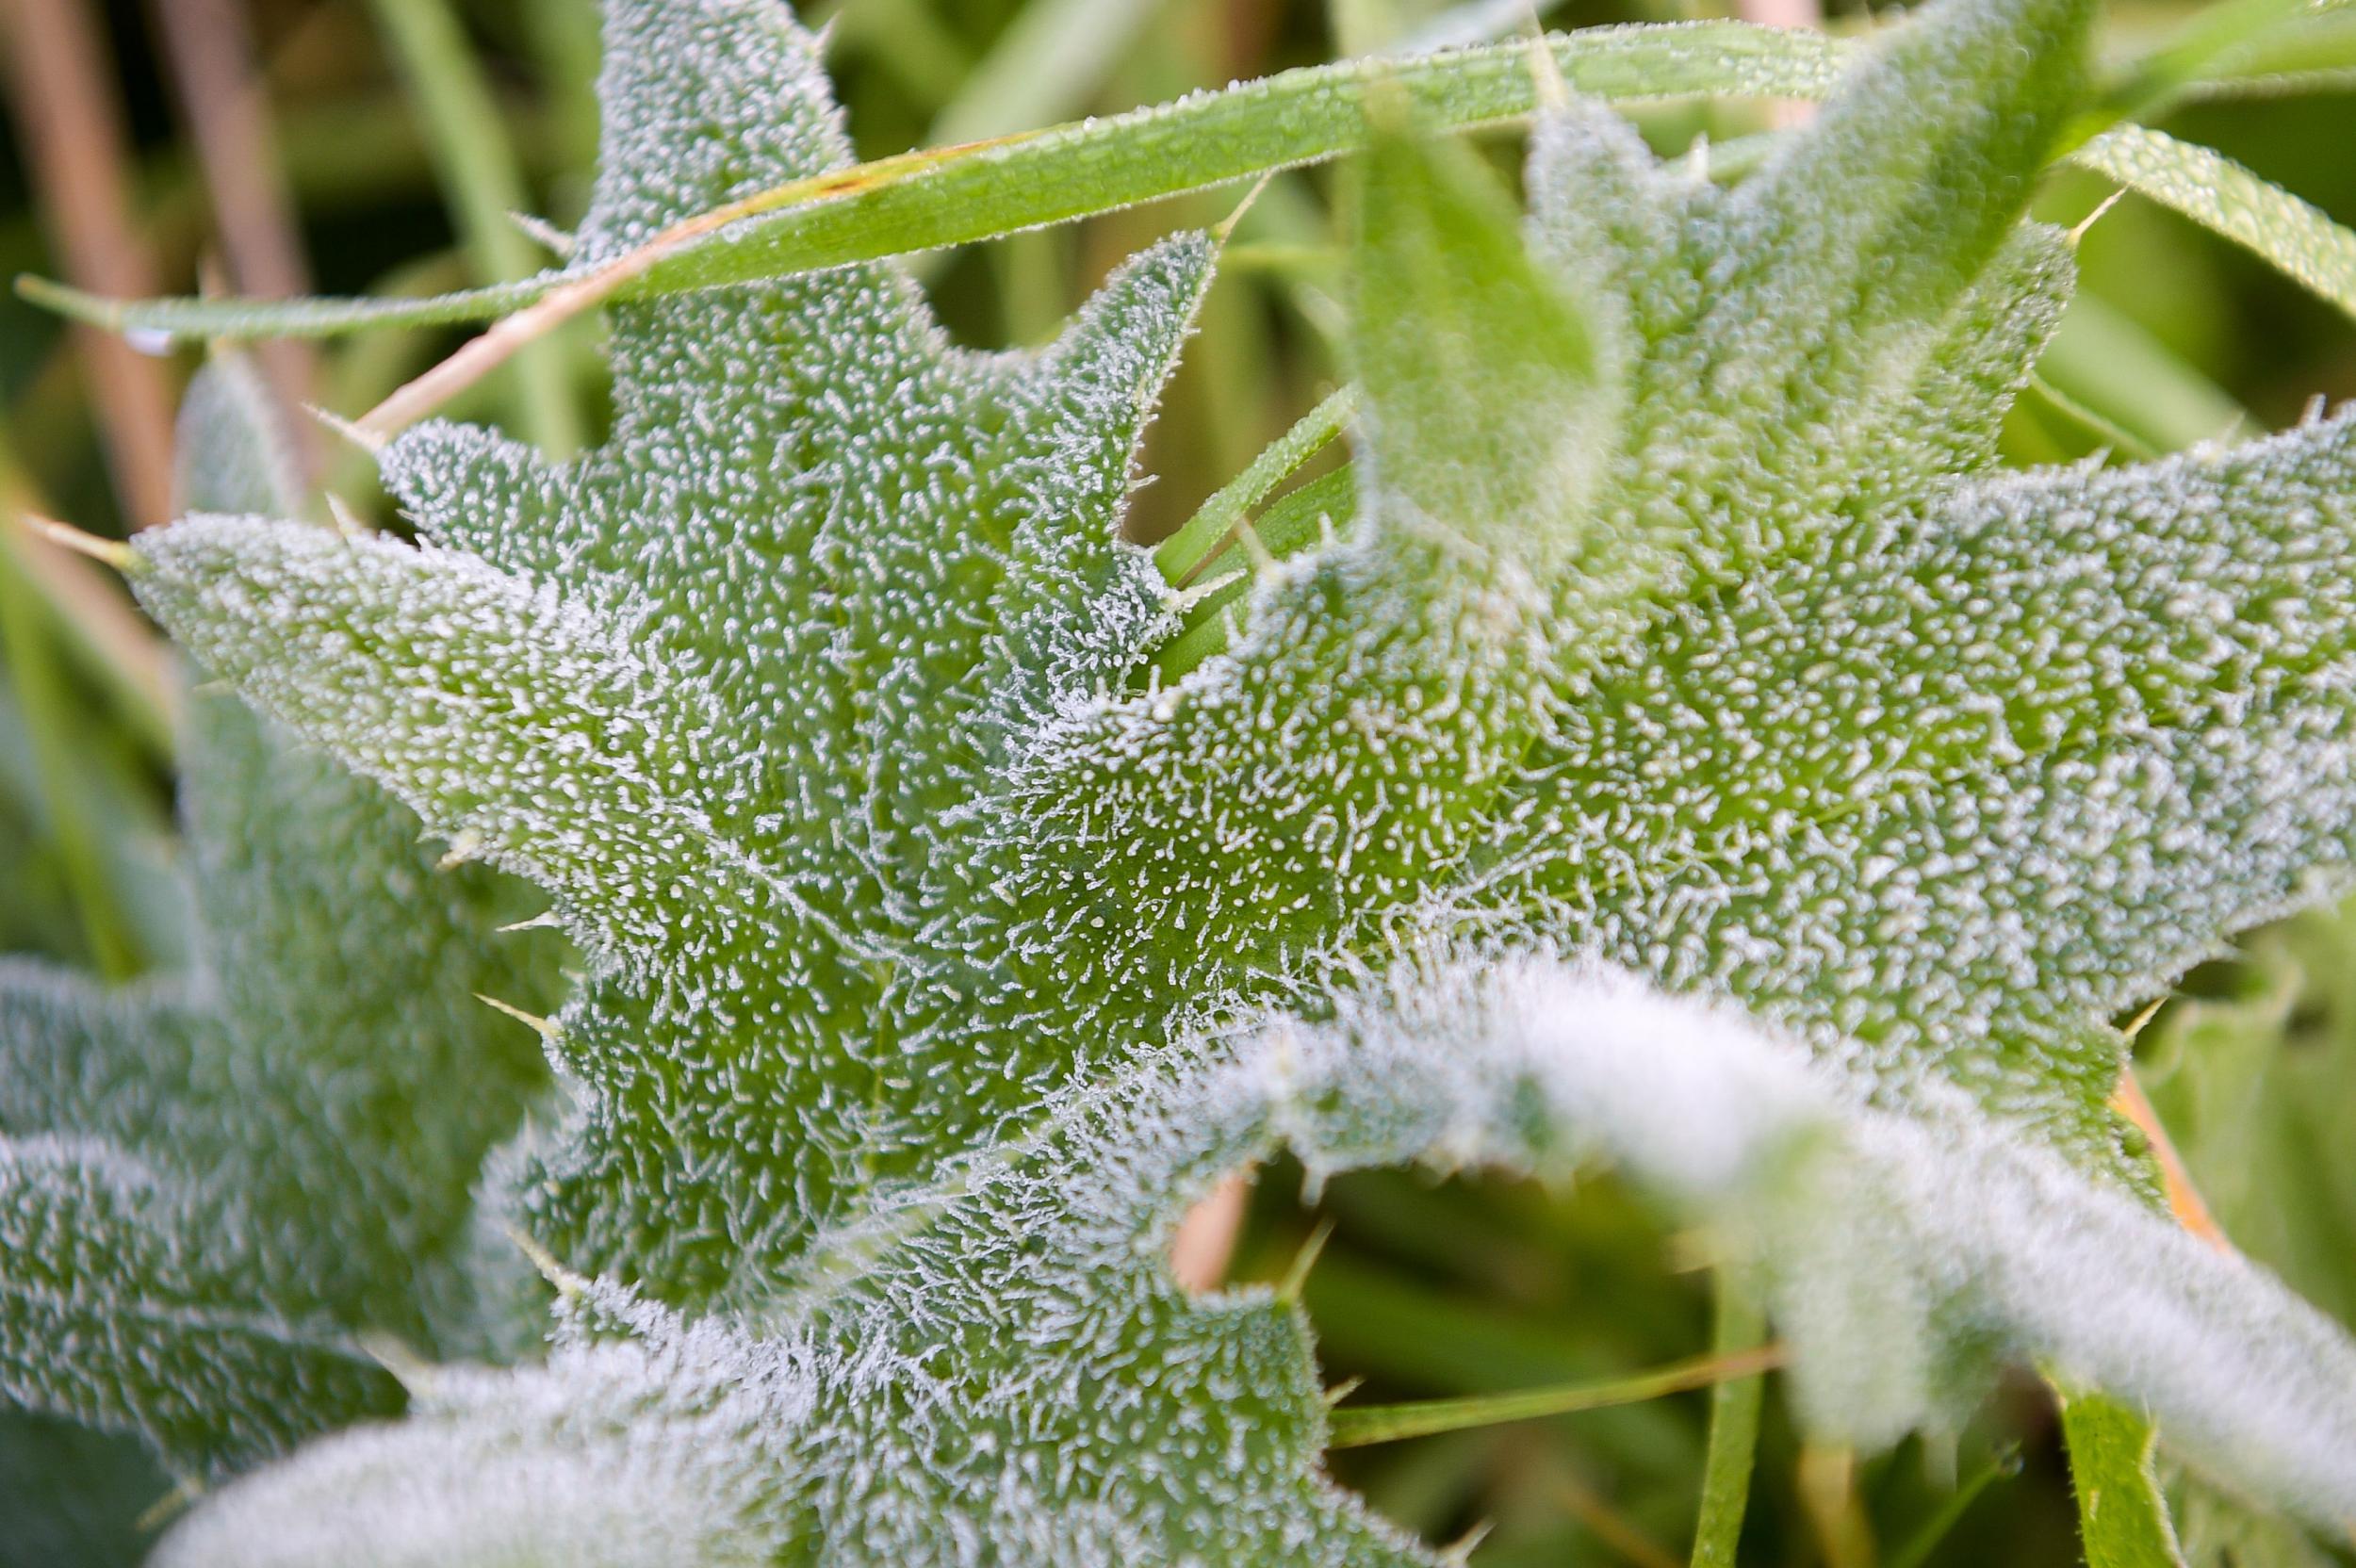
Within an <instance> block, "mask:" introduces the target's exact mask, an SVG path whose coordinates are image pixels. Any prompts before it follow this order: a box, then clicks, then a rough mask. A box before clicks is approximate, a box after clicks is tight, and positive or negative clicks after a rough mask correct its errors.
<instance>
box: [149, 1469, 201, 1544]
mask: <svg viewBox="0 0 2356 1568" xmlns="http://www.w3.org/2000/svg"><path fill="white" fill-rule="evenodd" d="M204 1495H205V1483H204V1482H203V1481H201V1480H199V1479H198V1478H196V1477H194V1476H181V1477H179V1478H176V1479H174V1480H173V1481H172V1490H171V1491H169V1492H167V1493H165V1494H164V1495H162V1496H160V1497H158V1498H156V1499H155V1501H154V1502H152V1503H150V1504H148V1505H147V1507H146V1508H145V1509H144V1510H142V1511H140V1513H139V1517H138V1518H137V1519H134V1520H132V1521H131V1527H132V1528H133V1529H135V1530H137V1531H139V1533H140V1534H141V1535H145V1534H147V1533H149V1532H150V1531H153V1530H159V1529H162V1528H163V1527H165V1526H166V1525H169V1524H171V1523H172V1521H173V1520H174V1519H177V1518H179V1517H180V1515H181V1514H183V1513H186V1512H187V1511H188V1510H189V1509H192V1508H194V1507H195V1506H196V1505H197V1503H198V1502H199V1501H200V1500H202V1499H203V1497H204Z"/></svg>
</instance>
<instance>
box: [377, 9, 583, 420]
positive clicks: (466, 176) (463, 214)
mask: <svg viewBox="0 0 2356 1568" xmlns="http://www.w3.org/2000/svg"><path fill="white" fill-rule="evenodd" d="M373 4H374V9H375V12H376V17H377V21H378V24H380V25H381V26H382V27H383V28H384V36H385V38H386V40H387V41H389V42H390V44H391V46H392V52H393V57H394V58H395V60H396V62H397V63H398V64H399V66H400V69H401V77H402V80H403V81H404V82H405V83H406V84H407V87H408V90H409V93H410V95H411V97H412V98H413V99H415V101H416V103H417V111H418V113H419V115H420V117H421V118H422V119H423V121H424V122H425V129H426V133H427V137H428V139H429V142H430V144H431V146H432V149H433V153H434V164H435V166H436V167H437V168H438V169H439V170H440V172H441V175H442V185H443V188H444V190H445V192H446V195H447V199H448V200H449V202H450V209H451V216H452V217H453V218H454V219H455V220H456V221H457V225H458V229H459V232H460V235H461V236H462V237H463V240H464V243H465V246H466V253H467V257H468V260H469V261H470V263H471V264H472V266H473V269H474V270H475V272H476V274H477V275H478V277H479V279H480V281H482V282H483V283H485V284H497V283H510V282H514V281H515V280H518V279H522V278H528V277H530V276H532V274H533V273H534V272H536V271H538V270H539V259H538V257H537V255H536V254H535V253H534V250H533V247H532V242H531V240H530V239H528V238H527V237H525V236H524V235H523V233H522V232H521V231H519V230H518V229H517V228H516V227H515V224H514V222H513V221H510V219H509V217H508V214H510V213H514V212H526V211H529V210H530V209H531V199H530V196H529V194H528V192H527V191H526V189H525V186H524V180H523V173H522V171H521V170H520V168H519V167H518V165H517V163H516V159H515V147H514V145H513V143H512V142H511V141H510V140H509V139H508V136H507V130H506V126H505V125H504V124H503V123H502V122H501V120H500V117H499V106H498V105H497V104H496V103H495V102H493V100H492V97H491V90H490V85H489V83H488V82H486V81H485V80H484V79H483V73H482V70H481V68H480V67H479V66H478V64H477V63H476V61H475V57H474V54H473V51H472V50H470V49H469V48H468V47H467V44H466V36H465V34H464V33H462V32H461V31H460V30H459V26H458V22H457V19H456V18H455V17H453V16H452V15H451V14H450V10H449V9H448V8H447V7H445V6H444V5H443V4H442V0H373ZM515 390H516V399H517V404H516V412H517V414H518V416H519V418H520V423H521V426H522V429H523V432H524V433H525V434H526V435H527V436H528V437H529V438H530V439H531V440H532V441H533V442H534V443H535V444H537V445H538V446H539V447H540V448H541V449H542V450H544V451H546V452H547V453H548V454H549V455H550V456H553V457H562V456H564V455H566V454H568V453H570V452H572V451H574V450H576V449H579V448H580V446H581V420H580V416H579V414H578V412H577V410H576V409H575V408H574V406H573V400H572V388H571V385H570V382H569V378H568V377H567V376H566V374H565V371H564V347H563V345H562V344H560V343H558V342H555V341H548V340H544V341H542V342H539V343H535V344H532V345H529V346H527V347H525V348H524V349H522V350H521V351H518V353H517V355H516V363H515Z"/></svg>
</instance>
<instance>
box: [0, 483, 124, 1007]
mask: <svg viewBox="0 0 2356 1568" xmlns="http://www.w3.org/2000/svg"><path fill="white" fill-rule="evenodd" d="M19 526H21V525H20V523H19V520H18V519H17V518H15V517H13V516H8V517H0V655H5V662H6V663H7V665H8V678H9V680H10V682H11V684H12V685H13V686H14V688H15V694H16V701H17V706H18V707H19V708H20V709H21V710H23V712H24V716H25V730H26V731H27V732H28V733H29V734H30V736H31V738H32V745H33V755H34V761H35V765H36V766H37V768H38V769H39V772H40V776H41V793H42V795H43V796H44V797H45V804H46V805H47V807H48V810H49V822H50V827H51V830H52V832H53V833H54V834H55V835H56V838H57V857H58V860H59V862H60V863H61V864H62V866H63V867H64V871H65V877H66V883H67V886H68V887H69V888H70V889H71V890H72V892H73V897H74V912H75V914H76V916H77V917H78V918H79V920H80V923H81V927H82V936H83V939H84V941H85V942H87V943H88V944H89V947H90V960H91V962H92V964H93V965H94V966H95V967H96V968H97V971H98V972H99V973H100V974H101V975H103V976H105V977H106V979H109V980H127V979H129V978H130V977H131V976H132V975H133V974H135V973H137V972H139V954H138V952H137V950H136V949H135V948H134V946H133V944H132V941H131V939H130V937H129V935H128V928H127V927H126V926H125V925H124V923H123V914H122V911H121V910H120V909H118V908H117V907H115V900H114V893H113V890H112V889H111V888H110V887H109V886H108V882H107V875H106V861H105V858H104V856H102V854H101V853H100V849H99V844H98V840H97V837H96V832H95V829H94V827H93V825H92V824H91V822H90V815H89V811H88V809H87V802H86V798H85V796H84V794H83V792H82V790H81V788H80V786H79V781H78V780H77V779H76V778H75V772H76V770H75V768H74V760H73V758H72V757H71V755H70V754H69V752H68V749H67V748H68V746H69V744H70V740H69V737H70V736H71V735H72V734H73V732H74V726H75V724H76V722H77V720H76V717H75V715H74V713H73V712H72V711H71V707H70V705H71V701H72V699H71V697H70V695H69V694H68V693H67V691H66V688H65V683H64V682H63V681H62V680H61V679H60V678H59V672H58V670H57V663H56V661H55V653H56V650H55V649H54V648H52V647H51V646H50V645H48V642H47V640H46V639H45V638H43V637H42V636H41V634H40V631H39V629H38V627H37V622H38V620H39V616H40V609H39V601H38V599H37V596H35V594H34V592H33V589H32V587H31V585H30V584H29V583H27V582H26V581H25V576H24V569H23V565H22V564H21V563H20V561H19V559H18V555H17V548H18V547H17V543H16V540H15V538H14V531H15V530H16V529H17V528H18V527H19Z"/></svg>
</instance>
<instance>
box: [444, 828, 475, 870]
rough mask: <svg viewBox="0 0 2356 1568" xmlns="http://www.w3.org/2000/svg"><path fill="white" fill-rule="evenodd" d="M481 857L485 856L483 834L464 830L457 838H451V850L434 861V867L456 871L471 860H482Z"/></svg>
mask: <svg viewBox="0 0 2356 1568" xmlns="http://www.w3.org/2000/svg"><path fill="white" fill-rule="evenodd" d="M481 858H483V838H482V835H480V834H478V833H474V832H471V831H462V832H460V833H459V834H458V835H457V836H456V837H455V838H453V839H451V840H450V848H449V850H448V851H446V852H445V853H444V854H443V856H442V858H440V859H438V860H436V861H434V870H435V871H456V870H457V869H458V868H459V867H460V866H463V865H465V864H466V862H468V861H469V860H480V859H481Z"/></svg>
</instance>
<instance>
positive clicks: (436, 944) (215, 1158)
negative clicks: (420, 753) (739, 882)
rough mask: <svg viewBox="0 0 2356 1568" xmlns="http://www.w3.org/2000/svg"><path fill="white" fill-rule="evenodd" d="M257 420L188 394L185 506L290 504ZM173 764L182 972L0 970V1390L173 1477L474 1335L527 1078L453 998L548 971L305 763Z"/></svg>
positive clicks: (202, 746) (297, 758)
mask: <svg viewBox="0 0 2356 1568" xmlns="http://www.w3.org/2000/svg"><path fill="white" fill-rule="evenodd" d="M274 422H275V421H274V417H273V413H272V411H271V410H270V409H269V407H268V405H267V401H266V399H265V398H264V395H263V394H262V392H261V389H260V384H259V383H258V381H257V380H256V379H254V376H253V375H252V372H251V371H250V370H247V369H246V368H243V367H242V366H238V365H235V364H229V365H226V366H224V367H220V368H215V369H213V370H210V371H208V372H207V373H206V374H205V376H202V377H200V378H199V380H198V382H197V384H196V386H195V389H194V392H193V394H192V396H191V398H190V400H189V403H188V408H187V410H186V411H185V414H184V422H183V427H182V428H183V444H184V449H185V450H187V451H188V452H189V453H191V454H194V460H193V461H192V462H190V463H189V464H188V466H186V467H185V468H184V470H183V472H182V473H181V475H180V486H181V489H182V492H183V494H184V495H185V496H187V497H188V498H189V499H190V500H191V501H193V502H196V503H198V504H203V503H205V502H208V501H210V502H214V503H216V504H229V505H255V506H270V507H273V508H275V507H281V506H283V505H284V504H285V503H286V502H288V501H290V500H291V499H292V496H291V494H290V493H289V492H288V491H287V490H286V479H287V477H288V475H289V474H290V471H291V470H290V468H289V466H288V465H287V464H286V460H285V452H284V449H283V447H282V446H281V445H280V444H279V443H278V442H276V441H275V440H274V439H273V438H272V436H273V425H274ZM289 526H298V525H289ZM309 532H312V533H314V534H316V535H317V536H318V537H320V538H329V537H333V536H332V535H330V534H327V533H326V532H324V531H316V530H309ZM182 756H183V761H184V765H185V768H186V777H185V779H184V799H183V809H184V814H185V819H186V825H187V831H188V841H189V842H188V859H189V861H190V866H189V872H190V876H189V885H190V896H191V898H192V901H193V903H194V905H195V907H196V910H197V915H198V926H199V929H200V932H201V933H202V939H201V947H200V951H199V953H198V955H197V956H196V959H195V972H194V974H192V975H191V976H189V977H188V978H187V979H186V980H184V981H156V982H150V983H148V984H145V985H143V986H141V987H139V988H136V989H131V990H124V991H119V992H106V991H102V990H100V989H99V988H96V987H94V986H92V985H91V984H90V983H89V982H87V981H84V980H81V979H80V978H78V977H75V976H71V975H67V974H64V973H61V972H56V971H53V970H49V969H46V968H45V967H43V966H40V965H35V964H29V963H11V964H9V965H7V966H5V967H4V968H0V1151H5V1152H6V1153H7V1157H8V1160H9V1162H10V1165H9V1172H10V1175H9V1194H10V1197H9V1202H10V1204H11V1206H12V1208H13V1212H14V1213H15V1216H16V1221H15V1222H16V1224H17V1225H18V1227H19V1240H18V1243H17V1245H15V1246H13V1247H11V1248H10V1249H9V1250H8V1255H7V1262H6V1263H5V1265H0V1298H5V1299H8V1300H10V1301H11V1302H13V1303H16V1305H15V1306H14V1308H13V1309H12V1310H11V1311H10V1313H9V1314H8V1315H7V1318H6V1321H5V1325H4V1326H0V1357H5V1358H7V1360H8V1362H9V1364H10V1365H11V1373H10V1376H9V1378H8V1395H9V1397H11V1398H12V1399H14V1400H16V1401H18V1402H20V1403H23V1404H25V1405H28V1406H30V1407H31V1408H34V1409H39V1410H45V1411H51V1412H55V1413H62V1414H66V1415H70V1416H72V1417H74V1419H77V1420H81V1421H85V1422H90V1423H94V1424H97V1425H101V1426H104V1427H106V1428H108V1429H116V1430H131V1431H136V1432H138V1433H139V1434H140V1435H141V1436H142V1437H143V1438H145V1439H146V1440H147V1441H148V1442H149V1443H150V1444H151V1446H153V1447H154V1448H155V1451H156V1452H157V1453H158V1454H159V1455H161V1456H163V1457H164V1458H165V1459H167V1460H168V1461H169V1462H171V1463H172V1464H173V1465H175V1466H176V1467H178V1468H180V1469H182V1470H183V1471H187V1472H191V1473H194V1472H203V1471H219V1470H221V1469H224V1468H229V1467H235V1466H239V1465H243V1464H248V1463H252V1462H255V1461H257V1460H260V1459H263V1458H266V1457H269V1456H270V1454H272V1453H274V1452H276V1451H278V1450H280V1449H282V1448H284V1447H286V1446H290V1445H291V1444H292V1443H293V1442H294V1441H296V1440H297V1439H299V1438H300V1437H303V1436H306V1435H309V1434H310V1433H312V1432H315V1431H317V1430H319V1429H323V1428H324V1427H327V1426H330V1425H334V1424H336V1423H338V1422H341V1421H345V1420H349V1419H352V1418H353V1417H354V1416H357V1415H363V1414H371V1413H375V1414H382V1413H388V1412H390V1411H391V1410H393V1409H395V1408H397V1405H398V1402H399V1395H398V1390H397V1389H396V1388H395V1386H394V1385H393V1383H392V1381H391V1380H390V1379H389V1378H387V1377H386V1376H385V1375H384V1373H383V1372H382V1371H381V1370H379V1369H378V1368H377V1367H376V1366H375V1365H374V1364H373V1363H372V1362H371V1361H369V1359H368V1358H367V1357H366V1356H364V1355H362V1354H361V1353H360V1352H359V1351H358V1349H357V1348H355V1345H354V1336H355V1335H356V1334H358V1333H360V1332H362V1331H389V1332H392V1333H396V1334H398V1335H401V1336H402V1337H404V1338H407V1339H411V1340H414V1341H417V1342H420V1343H433V1342H435V1341H436V1340H440V1341H442V1342H444V1343H447V1344H448V1345H450V1347H451V1348H464V1347H469V1346H472V1345H474V1344H477V1343H479V1342H480V1340H481V1339H482V1337H483V1335H484V1334H485V1333H486V1332H487V1330H486V1328H485V1327H484V1326H483V1325H482V1324H481V1323H479V1322H477V1321H476V1316H475V1315H476V1312H477V1306H476V1303H475V1302H474V1300H473V1299H472V1298H473V1295H474V1293H475V1290H476V1285H475V1284H474V1283H473V1282H469V1280H468V1279H467V1278H466V1274H465V1273H464V1272H463V1271H462V1264H464V1263H465V1262H466V1259H467V1256H468V1254H470V1253H471V1252H472V1250H473V1249H474V1248H475V1246H476V1240H475V1237H474V1233H473V1231H472V1229H471V1223H472V1222H471V1218H470V1215H471V1208H472V1201H471V1200H472V1188H473V1186H474V1184H475V1182H476V1180H477V1176H478V1172H479V1170H480V1168H481V1166H482V1163H483V1158H484V1156H485V1155H486V1154H487V1153H488V1152H489V1151H490V1150H491V1149H492V1148H493V1147H494V1146H495V1145H496V1144H497V1143H499V1141H501V1140H502V1139H504V1138H506V1137H507V1136H509V1135H511V1134H512V1133H513V1131H514V1130H515V1126H516V1124H517V1122H518V1120H519V1119H520V1118H521V1117H522V1115H523V1112H524V1110H525V1108H526V1106H527V1105H528V1104H530V1103H532V1102H534V1101H535V1100H537V1099H539V1098H540V1097H541V1095H542V1094H543V1093H544V1092H545V1087H544V1086H545V1072H544V1070H543V1068H542V1066H541V1064H540V1062H539V1061H538V1059H537V1054H536V1053H535V1052H534V1051H533V1050H532V1042H531V1041H530V1039H529V1038H528V1037H522V1035H521V1032H520V1031H518V1030H516V1029H515V1027H514V1025H513V1024H511V1023H509V1022H507V1021H504V1020H501V1019H499V1018H497V1017H496V1016H495V1015H493V1014H492V1013H490V1012H489V1011H488V1010H487V1009H485V1008H483V1006H482V1005H480V1004H479V1003H477V1002H476V1001H475V1000H474V997H473V993H474V992H477V991H490V992H492V993H494V994H497V995H499V996H502V997H510V998H516V999H520V1000H523V1001H526V1002H530V1001H532V1000H533V999H534V989H535V988H536V987H538V986H540V985H543V984H545V976H542V975H539V974H538V973H537V972H536V971H537V970H538V969H539V968H541V967H544V966H541V965H539V964H538V963H536V962H535V961H534V954H535V950H534V949H533V948H532V946H531V945H530V943H529V942H528V941H526V942H522V943H520V944H514V942H513V939H511V944H512V945H511V948H510V951H509V952H508V953H506V954H504V955H501V954H495V953H493V952H491V951H489V950H488V944H487V941H486V939H487V936H488V931H489V926H490V925H491V924H492V923H494V917H493V916H492V914H491V911H492V909H493V908H494V907H496V904H497V899H496V897H495V895H494V893H493V891H492V890H491V889H490V888H489V887H487V886H486V884H485V883H484V882H483V879H482V878H481V876H480V875H479V874H466V875H464V876H461V877H457V878H452V877H450V876H449V875H447V874H443V873H441V872H439V871H437V869H436V867H435V864H434V858H433V857H432V856H430V855H428V854H426V853H425V852H423V851H422V850H421V849H420V848H419V846H418V845H417V841H416V839H417V832H416V827H415V825H414V822H413V821H411V820H409V819H407V818H406V816H405V813H403V812H402V811H401V809H400V808H398V807H396V806H394V805H393V804H392V803H391V802H389V801H388V800H386V799H384V796H383V795H382V794H381V793H379V792H375V791H373V790H371V789H369V788H368V787H367V786H364V785H361V784H359V783H358V782H357V781H355V780H353V779H352V778H350V777H349V776H345V775H344V774H343V773H342V772H341V770H339V769H338V768H336V767H335V764H333V763H331V762H329V761H328V760H326V759H325V758H323V757H321V756H319V754H318V753H316V752H304V751H300V750H297V749H295V748H294V747H293V746H291V745H290V744H289V743H286V742H285V741H284V740H282V739H278V738H274V737H273V736H271V735H270V734H269V733H268V732H266V731H265V730H264V729H262V728H261V727H258V726H256V725H255V723H254V720H253V719H252V718H251V717H250V716H249V715H248V714H247V713H245V712H244V711H242V710H241V709H239V708H238V707H237V705H236V704H235V703H234V702H232V701H230V700H227V699H225V698H222V697H220V696H212V697H205V698H199V699H197V700H195V701H194V702H193V703H192V704H191V713H190V720H189V733H188V737H187V740H186V743H185V744H184V747H183V752H182Z"/></svg>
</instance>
